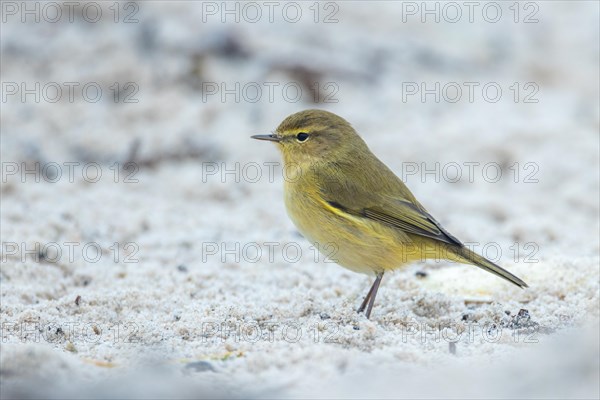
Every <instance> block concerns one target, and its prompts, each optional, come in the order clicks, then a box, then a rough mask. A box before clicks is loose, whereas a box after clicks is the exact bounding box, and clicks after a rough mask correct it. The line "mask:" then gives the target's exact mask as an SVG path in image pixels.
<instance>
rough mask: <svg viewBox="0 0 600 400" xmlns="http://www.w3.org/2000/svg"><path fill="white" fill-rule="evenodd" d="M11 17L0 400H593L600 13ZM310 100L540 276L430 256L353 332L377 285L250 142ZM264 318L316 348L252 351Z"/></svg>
mask: <svg viewBox="0 0 600 400" xmlns="http://www.w3.org/2000/svg"><path fill="white" fill-rule="evenodd" d="M1 5H2V9H1V11H2V15H1V18H2V23H1V25H0V27H1V32H0V50H1V57H2V59H1V65H0V68H1V74H2V78H1V80H2V92H1V94H2V102H1V104H0V105H1V107H2V109H1V115H0V123H1V131H2V136H1V149H0V156H1V158H2V182H1V185H2V189H1V192H0V194H1V215H0V221H1V222H2V224H1V225H2V227H1V228H0V233H1V235H2V238H1V240H2V249H1V250H2V271H1V273H0V279H1V280H0V284H1V292H2V293H1V302H2V303H1V306H0V313H1V314H0V315H1V318H2V326H3V330H2V347H3V351H2V358H1V361H2V365H1V369H0V372H1V373H0V379H2V381H3V382H4V383H5V384H3V385H2V386H3V388H2V390H3V394H4V395H8V396H17V397H20V396H33V397H35V396H38V397H39V396H42V395H44V396H46V395H47V396H57V397H61V396H72V397H80V396H91V395H96V396H100V397H110V396H117V397H118V396H138V397H139V396H144V395H147V394H148V393H152V394H153V395H156V396H178V397H185V396H188V395H190V396H193V395H195V396H198V393H204V394H206V396H207V397H210V396H219V397H232V396H233V397H235V396H241V397H243V396H248V395H254V396H259V397H263V396H284V397H285V396H292V397H293V396H326V397H348V396H369V397H377V396H379V397H382V396H383V397H410V396H417V397H440V396H453V397H469V396H471V397H473V396H475V397H477V396H483V397H495V398H509V397H520V398H523V397H537V398H539V397H561V396H562V397H573V398H587V397H596V398H597V397H598V395H599V388H598V350H597V343H598V322H597V321H598V315H599V310H598V290H599V275H600V274H599V270H598V268H599V265H598V263H599V258H598V253H599V250H600V243H599V240H600V239H599V236H598V232H599V229H600V226H599V225H600V224H599V218H598V216H599V215H598V212H599V204H598V201H599V200H598V199H599V191H600V188H599V180H600V178H599V167H600V163H599V147H598V140H599V136H598V134H599V129H600V122H599V121H600V100H599V96H600V94H599V90H600V89H599V63H600V60H599V57H600V56H599V54H600V49H599V37H600V31H599V19H598V15H599V4H598V3H597V2H587V1H552V2H549V1H546V2H541V1H533V2H528V1H524V2H410V1H406V2H400V1H399V2H387V1H385V2H383V1H382V2H378V1H352V2H342V1H338V2H201V1H173V2H167V1H147V2H146V1H137V2H134V1H132V2H104V1H102V2H26V3H25V2H12V1H3V2H2V3H1ZM308 108H320V109H326V110H329V111H332V112H334V113H336V114H338V115H340V116H342V117H344V118H346V119H347V120H348V121H350V122H351V123H352V124H353V126H354V127H355V128H356V129H357V131H358V132H359V133H360V134H361V135H362V136H363V138H364V139H365V140H366V142H367V143H368V144H369V146H370V148H371V149H372V150H373V152H374V153H375V154H377V155H378V156H379V157H380V158H381V159H382V160H383V161H384V162H385V163H386V164H387V165H388V166H389V167H390V168H391V169H392V170H393V171H395V172H396V173H397V174H398V176H400V177H402V178H403V179H404V181H405V182H406V183H407V185H408V186H409V188H410V189H411V190H412V191H413V193H414V194H415V195H416V197H417V198H419V199H420V201H421V202H422V203H423V204H424V205H425V206H426V207H427V208H428V209H429V210H430V212H431V213H432V214H433V215H434V216H436V218H437V219H438V220H440V222H442V224H443V225H444V226H445V227H446V228H447V229H448V230H449V231H450V232H452V233H453V234H455V235H456V236H457V237H459V238H461V239H462V240H463V241H464V242H469V243H473V245H474V247H475V250H476V251H478V252H482V251H485V250H490V248H491V250H490V251H491V253H489V254H487V255H488V257H491V258H493V257H495V255H496V253H494V251H497V257H496V260H497V261H498V262H500V263H501V264H502V265H503V266H505V267H507V268H508V269H510V270H511V271H512V272H515V273H516V274H517V275H519V276H521V277H522V278H524V280H525V281H527V282H528V283H529V284H530V286H531V289H528V290H527V291H520V290H518V289H513V288H510V287H508V286H504V283H502V282H499V281H497V280H495V278H494V277H493V276H487V275H485V274H484V273H482V272H480V271H477V270H475V269H474V268H472V267H467V266H457V265H450V264H443V263H442V264H440V263H427V264H419V265H414V266H410V267H409V268H407V269H406V270H403V271H400V272H398V273H397V274H394V275H393V276H391V277H388V278H387V279H389V280H388V281H387V282H385V283H384V286H383V290H382V291H381V293H380V296H381V297H380V298H378V302H379V304H378V306H379V307H380V308H379V309H378V310H377V308H376V310H377V311H375V312H374V314H373V317H372V320H371V321H367V320H364V319H360V318H358V317H357V316H356V315H355V314H354V312H353V309H354V308H355V306H356V305H357V304H358V302H360V298H361V297H360V296H361V295H362V294H363V292H364V291H366V290H367V287H368V284H370V282H368V281H369V280H370V279H368V278H366V277H364V276H359V275H355V274H353V273H351V272H348V271H345V270H343V269H341V268H339V267H337V266H335V265H333V264H329V263H325V262H324V261H323V258H321V257H316V256H315V253H314V251H311V249H310V244H309V243H307V242H306V241H305V240H304V239H303V238H302V237H301V236H300V235H299V234H298V233H297V232H296V230H295V228H294V226H293V225H292V223H291V222H290V221H289V220H288V219H287V216H286V214H285V210H284V206H283V201H282V189H283V188H282V186H283V176H282V171H281V165H280V164H279V154H278V153H277V151H276V149H275V148H274V146H270V145H268V144H265V143H260V142H256V141H251V140H250V139H249V136H250V135H253V134H264V133H269V132H270V131H272V130H274V129H275V128H276V127H277V125H278V124H279V123H280V122H281V121H282V120H283V119H284V118H285V117H286V116H287V115H289V114H291V113H294V112H297V111H300V110H303V109H308ZM267 242H276V243H277V244H278V245H277V246H276V247H275V251H274V253H273V257H267V253H268V250H269V248H268V246H266V245H265V243H267ZM73 243H74V244H73ZM289 243H293V244H294V246H295V248H296V247H297V248H299V249H300V251H301V253H302V254H301V256H299V257H298V258H295V257H290V256H289V255H286V253H285V252H282V248H283V247H284V246H285V244H289ZM490 244H492V245H491V246H490ZM248 245H251V246H248ZM69 246H71V247H69ZM250 247H251V248H250ZM257 249H258V250H257ZM246 250H248V251H246ZM71 251H72V252H71ZM257 251H258V254H257ZM268 255H271V253H269V254H268ZM315 258H318V259H317V260H315ZM522 309H526V310H527V313H528V314H527V315H528V318H529V316H531V321H530V323H529V322H528V324H529V325H527V324H526V325H522V324H521V325H519V323H518V322H519V321H520V320H515V316H516V315H517V313H518V312H519V311H520V310H522ZM465 315H466V316H467V317H465ZM523 315H525V314H522V315H521V316H523ZM224 321H227V324H228V326H233V327H234V329H233V330H227V331H226V330H224V329H221V328H219V329H217V330H214V329H213V328H214V326H213V325H211V326H212V327H213V328H211V329H212V330H210V331H207V329H206V325H205V323H207V322H210V323H216V324H217V325H216V326H219V327H221V326H222V325H221V324H222V323H224ZM232 321H233V322H232ZM269 321H277V322H278V323H281V321H288V322H289V321H293V322H294V323H298V324H300V326H301V327H302V329H301V331H302V332H303V333H304V334H303V335H302V337H301V338H300V339H298V340H296V341H290V340H285V338H283V339H282V338H278V337H277V336H275V339H273V340H257V341H253V340H247V337H246V339H244V338H245V336H244V334H243V332H245V330H244V329H245V328H248V326H247V325H244V324H251V326H253V327H254V326H255V325H254V324H257V326H260V327H261V328H262V329H265V325H263V324H265V323H266V322H269ZM515 321H516V322H515ZM528 321H529V319H528ZM412 322H415V323H417V324H418V326H420V327H421V328H423V329H424V330H425V331H427V330H430V331H431V330H434V331H435V329H436V327H439V324H440V322H444V323H456V324H459V325H460V327H461V329H464V328H465V326H466V324H467V323H469V322H473V323H479V324H484V323H490V324H491V325H493V326H494V329H499V330H502V329H500V328H501V327H504V334H505V335H506V336H508V337H511V335H514V333H515V332H521V331H520V330H519V329H522V328H526V327H529V328H531V326H534V327H535V333H536V336H535V338H536V342H535V344H531V343H524V342H523V341H517V342H516V343H515V341H514V340H512V341H511V340H509V339H506V338H505V336H501V337H502V338H504V339H501V340H498V341H493V342H490V341H489V340H488V341H486V340H482V339H481V337H482V336H481V335H482V332H483V331H481V330H480V331H478V333H477V334H474V335H475V336H473V337H469V338H464V337H463V338H462V339H461V341H459V344H456V345H455V348H454V350H450V351H449V349H448V346H449V344H448V341H444V340H438V341H431V340H422V337H420V336H419V335H416V336H415V335H412V334H411V335H409V337H408V338H407V336H406V332H407V327H408V326H409V325H410V323H412ZM521 322H522V321H521ZM328 323H331V324H333V325H331V326H333V328H332V329H334V331H335V332H334V333H335V335H336V338H338V339H339V340H336V341H335V342H333V343H330V342H327V341H324V340H320V339H321V337H319V339H318V340H316V339H315V335H314V334H312V333H313V332H317V331H318V332H328V331H327V329H329V328H327V327H325V328H324V327H323V324H328ZM231 324H233V325H231ZM240 324H241V325H240ZM511 324H512V325H511ZM515 324H516V325H515ZM94 326H95V327H96V328H93V327H94ZM240 326H242V327H244V326H245V328H244V329H241V330H240ZM331 326H330V327H331ZM67 327H75V328H73V329H67ZM84 327H85V328H84ZM235 327H237V328H235ZM315 327H316V328H315ZM87 328H89V329H87ZM315 329H316V330H315ZM459 331H460V329H459ZM269 332H270V331H269ZM308 332H311V333H310V334H309V333H308ZM263 333H264V332H263ZM279 333H281V332H279ZM330 333H331V332H330ZM529 333H530V334H531V332H529ZM562 335H567V336H566V339H565V338H564V337H563V336H562ZM568 335H573V336H568ZM240 338H241V339H240ZM471 339H473V341H471ZM555 341H558V342H555ZM556 343H560V345H558V344H556ZM565 343H566V345H565ZM594 343H595V345H594ZM456 346H458V350H457V349H456ZM544 346H545V347H544ZM594 346H595V347H594ZM563 351H565V352H567V353H568V354H569V357H570V358H567V359H566V361H564V363H560V362H558V360H565V357H566V356H565V354H564V353H563ZM529 352H531V354H533V355H529V354H530V353H529ZM526 359H528V360H534V361H535V362H533V361H531V362H530V363H529V364H528V363H526V362H525V361H524V360H526ZM511 360H521V361H523V363H520V362H519V363H515V362H511ZM477 363H481V365H486V366H488V365H490V363H492V364H493V365H492V366H490V371H489V373H488V372H485V371H478V373H477V374H478V375H477V380H476V381H475V380H474V379H473V378H471V377H470V374H471V372H472V371H471V369H470V367H469V366H470V365H478V364H477ZM515 364H518V365H515ZM438 368H439V369H440V370H439V371H438ZM450 370H451V371H452V373H451V374H450V375H449V376H451V377H452V379H449V378H448V375H447V372H448V371H450ZM532 370H534V371H535V373H532ZM115 371H116V372H115ZM384 371H385V373H384ZM357 376H360V378H359V379H357ZM399 376H402V377H403V378H402V379H400V378H399ZM324 377H326V378H327V380H328V381H330V382H331V383H330V384H327V383H326V382H325V381H324V379H323V378H324ZM383 377H385V379H384V378H383ZM552 377H556V379H552ZM40 379H41V380H43V381H44V382H47V384H48V388H45V389H44V390H45V391H40V390H41V389H35V388H31V387H30V383H31V382H32V381H33V380H37V381H39V380H40ZM111 380H112V381H111ZM163 380H167V381H168V382H170V383H171V384H173V383H175V382H176V383H177V385H175V386H174V387H177V388H179V389H172V388H171V389H170V390H166V391H163V390H164V389H163V388H162V386H161V385H160V383H159V382H162V381H163ZM103 382H113V383H112V384H106V383H103ZM363 382H364V384H362V383H363ZM366 382H370V383H368V384H367V383H366ZM431 382H434V383H435V384H433V385H432V384H431ZM506 382H512V383H514V384H508V383H506Z"/></svg>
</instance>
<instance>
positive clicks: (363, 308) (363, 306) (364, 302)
mask: <svg viewBox="0 0 600 400" xmlns="http://www.w3.org/2000/svg"><path fill="white" fill-rule="evenodd" d="M373 289H375V282H373V284H372V285H371V289H369V293H367V295H366V296H365V299H364V300H363V302H362V303H361V305H360V307H358V310H356V312H357V313H361V312H363V311H365V308H367V304H369V299H370V298H371V295H372V294H373Z"/></svg>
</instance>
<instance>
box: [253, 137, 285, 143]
mask: <svg viewBox="0 0 600 400" xmlns="http://www.w3.org/2000/svg"><path fill="white" fill-rule="evenodd" d="M250 137H251V138H252V139H258V140H268V141H270V142H279V141H281V138H280V137H279V136H276V135H254V136H250Z"/></svg>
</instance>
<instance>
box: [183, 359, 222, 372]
mask: <svg viewBox="0 0 600 400" xmlns="http://www.w3.org/2000/svg"><path fill="white" fill-rule="evenodd" d="M185 369H191V370H193V371H194V372H206V371H211V372H215V368H214V367H213V366H212V364H211V363H209V362H208V361H195V362H191V363H188V364H186V366H185Z"/></svg>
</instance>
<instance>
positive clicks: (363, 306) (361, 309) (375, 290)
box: [356, 273, 383, 318]
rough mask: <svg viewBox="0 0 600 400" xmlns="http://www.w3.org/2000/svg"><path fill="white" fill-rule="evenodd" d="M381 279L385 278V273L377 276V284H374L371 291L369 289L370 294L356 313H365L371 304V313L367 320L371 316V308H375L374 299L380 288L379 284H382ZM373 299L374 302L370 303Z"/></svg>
mask: <svg viewBox="0 0 600 400" xmlns="http://www.w3.org/2000/svg"><path fill="white" fill-rule="evenodd" d="M381 277H383V273H381V274H377V278H375V282H373V285H372V286H371V289H369V293H367V295H366V296H365V299H364V300H363V302H362V304H361V305H360V307H358V310H356V312H358V313H361V312H363V311H365V308H366V307H367V304H370V306H369V312H368V313H367V318H369V315H371V311H370V310H371V308H373V302H374V301H375V298H374V297H375V294H377V289H378V288H379V283H380V282H381ZM371 298H373V300H372V301H370V300H371Z"/></svg>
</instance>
